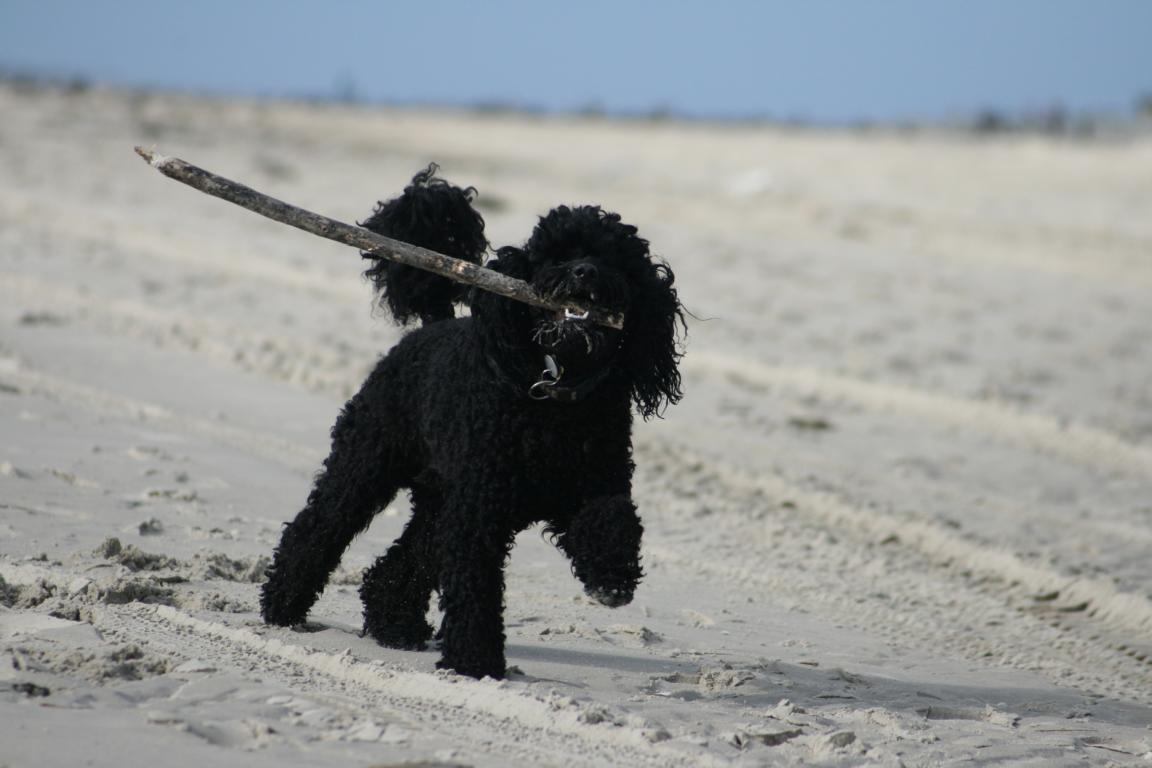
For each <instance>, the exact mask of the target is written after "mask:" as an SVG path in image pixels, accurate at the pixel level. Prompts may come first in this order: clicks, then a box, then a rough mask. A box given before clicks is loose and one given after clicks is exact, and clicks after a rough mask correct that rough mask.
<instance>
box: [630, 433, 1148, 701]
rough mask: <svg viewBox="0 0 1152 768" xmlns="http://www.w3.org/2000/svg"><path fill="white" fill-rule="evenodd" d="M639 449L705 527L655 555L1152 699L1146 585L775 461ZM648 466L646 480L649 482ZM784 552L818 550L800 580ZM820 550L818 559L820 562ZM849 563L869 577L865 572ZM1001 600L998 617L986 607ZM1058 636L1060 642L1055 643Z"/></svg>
mask: <svg viewBox="0 0 1152 768" xmlns="http://www.w3.org/2000/svg"><path fill="white" fill-rule="evenodd" d="M638 453H639V454H640V456H639V459H640V461H639V462H638V463H640V465H641V466H642V467H643V466H646V465H656V466H659V465H663V471H662V472H661V473H660V476H659V482H658V484H659V485H668V484H671V489H670V490H671V492H672V496H673V498H672V500H671V501H664V502H663V503H662V504H661V508H662V514H663V515H665V516H666V517H668V516H672V517H674V518H676V522H680V523H684V522H689V523H691V524H692V527H691V530H693V531H696V534H695V535H694V538H693V545H692V546H691V547H682V546H678V542H677V541H675V540H672V539H669V538H668V537H662V536H661V530H660V528H657V527H655V526H650V531H651V532H652V534H654V535H653V536H650V537H649V539H648V546H647V548H646V549H647V551H648V552H649V553H650V554H652V555H654V556H655V557H656V559H657V560H662V561H664V562H666V563H668V564H669V565H672V566H674V567H675V568H677V569H682V568H688V569H690V570H694V571H696V572H699V573H702V574H705V573H706V574H708V575H709V576H712V577H717V576H718V577H721V578H724V579H726V580H729V581H733V582H736V583H739V584H745V585H756V586H757V588H762V589H766V590H767V591H768V593H769V594H771V595H772V596H773V599H774V600H780V599H781V598H784V599H785V600H792V601H793V602H795V603H797V604H798V605H801V606H804V605H807V604H809V603H816V604H819V605H821V606H823V609H820V608H817V607H811V610H812V611H813V612H815V613H820V612H827V613H829V614H830V615H832V616H834V617H835V618H836V620H838V621H841V620H845V619H847V618H849V617H851V618H850V620H852V621H853V622H854V623H856V624H857V625H858V626H864V627H865V628H866V629H868V630H869V631H877V632H880V634H883V635H888V636H893V630H894V631H895V636H897V637H899V638H900V641H901V642H903V643H908V642H911V643H915V644H918V645H921V644H922V645H925V646H927V645H929V644H936V645H941V646H945V647H952V648H953V650H956V651H959V652H961V653H963V654H964V655H966V656H968V657H969V658H972V659H973V660H974V661H979V660H983V658H984V657H985V656H987V655H989V654H988V652H987V650H986V649H987V648H989V647H992V646H995V647H997V648H998V651H997V653H996V656H998V657H999V658H1000V659H1001V661H1000V663H1009V664H1010V665H1012V666H1017V667H1021V668H1027V669H1031V668H1035V667H1036V665H1037V664H1038V663H1039V662H1041V660H1042V661H1043V663H1044V664H1045V665H1046V666H1047V670H1048V674H1049V675H1050V676H1051V677H1052V679H1053V682H1056V683H1058V684H1069V683H1072V684H1074V685H1077V686H1080V687H1086V688H1088V689H1089V690H1092V689H1103V690H1105V691H1108V692H1111V693H1113V694H1116V695H1121V696H1124V697H1128V698H1131V699H1134V700H1138V701H1152V698H1150V697H1149V695H1148V694H1147V690H1148V686H1149V685H1152V601H1149V600H1148V599H1146V598H1144V597H1142V596H1141V595H1137V594H1132V593H1127V592H1122V591H1120V590H1118V589H1116V587H1115V586H1114V585H1113V584H1112V583H1111V582H1110V581H1107V580H1104V579H1098V578H1087V577H1069V576H1066V575H1063V574H1060V573H1058V572H1056V571H1055V570H1051V569H1048V568H1045V567H1043V566H1042V565H1036V564H1033V563H1028V562H1025V561H1024V560H1022V559H1021V558H1020V557H1018V556H1016V555H1015V554H1013V553H1011V552H1009V551H1007V550H1003V549H997V548H993V547H989V546H986V545H983V544H981V543H979V542H975V541H971V540H969V539H966V538H964V537H962V536H961V535H959V534H958V533H957V532H956V531H954V530H953V529H951V528H948V527H946V526H944V525H937V524H933V523H930V522H924V521H916V520H908V519H906V518H904V517H900V516H898V515H894V514H890V513H887V512H884V511H883V510H881V509H876V508H872V507H868V508H863V507H860V506H856V505H854V504H852V503H851V502H849V501H847V500H845V499H843V498H841V497H840V496H838V495H837V494H835V493H833V492H829V491H826V490H817V489H811V488H808V487H805V486H803V485H800V484H797V483H795V482H792V481H789V480H787V479H785V478H783V477H781V476H780V475H778V474H776V473H774V472H770V471H767V472H762V473H759V474H757V475H755V476H753V475H751V474H749V473H746V472H743V471H741V470H739V469H737V468H734V467H733V466H731V465H730V464H729V463H727V462H724V461H723V460H719V459H714V458H713V457H710V456H709V455H708V453H707V452H706V451H704V450H701V449H700V448H699V446H696V445H689V444H686V443H681V442H678V441H674V440H668V439H663V440H659V441H654V442H651V443H649V442H647V441H645V442H643V443H641V445H640V446H639V451H638ZM644 474H645V473H644V471H643V470H642V471H641V482H642V483H643V482H651V480H645V478H644V477H643V475H644ZM656 492H657V491H655V490H651V491H650V490H645V491H644V492H643V495H644V496H647V495H649V494H654V493H656ZM701 497H703V498H704V499H706V500H707V503H708V504H716V505H718V506H719V507H720V508H721V511H720V512H718V513H714V514H711V515H710V516H708V517H706V518H705V520H706V522H707V525H706V526H703V527H701V526H700V524H699V520H696V519H694V512H695V511H696V510H698V508H699V506H700V503H701V502H700V501H699V499H700V498H701ZM673 527H675V526H673ZM701 531H704V532H706V533H701ZM782 551H787V552H793V553H795V552H807V553H808V554H805V555H803V557H802V558H799V559H798V562H797V563H795V564H794V565H793V567H802V568H803V569H804V570H803V571H802V572H798V573H797V574H796V576H795V579H794V580H793V579H792V578H790V577H789V576H788V574H787V573H785V572H783V571H782V566H781V565H780V564H779V563H774V565H773V566H772V567H766V566H765V565H764V558H765V557H766V553H780V552H782ZM793 559H794V560H797V557H793ZM812 559H818V560H819V562H817V564H816V570H813V568H812V567H811V561H812ZM846 562H847V563H849V565H847V566H845V563H846ZM838 568H839V569H841V570H842V571H843V572H839V573H838V572H837V569H838ZM812 574H815V575H812ZM852 574H868V575H867V576H865V577H863V579H862V580H859V581H858V580H857V579H855V578H852V577H851V575H852ZM873 581H875V582H876V583H877V584H881V585H882V587H883V591H885V592H887V593H889V598H890V600H888V601H887V602H880V601H877V600H876V596H875V594H874V591H875V589H876V588H875V587H869V586H868V584H870V583H872V582H873ZM981 596H982V597H981ZM988 598H990V599H991V601H992V602H991V603H988V604H987V605H986V606H985V607H984V608H983V609H982V608H981V607H980V605H979V603H980V602H981V600H984V599H988ZM993 605H995V606H998V607H997V608H996V609H995V616H991V615H982V613H981V612H982V611H987V610H989V608H990V607H991V606H993ZM942 606H951V608H949V609H947V610H945V611H944V614H948V613H955V614H956V615H955V619H956V621H950V620H949V619H948V618H947V617H945V615H944V614H941V615H929V614H932V613H933V612H937V613H938V612H939V611H940V610H942V608H941V607H942ZM961 615H963V616H966V617H967V619H966V620H970V623H971V624H972V625H973V626H977V625H978V622H979V623H983V619H985V618H988V619H994V621H995V622H996V623H994V624H990V625H988V626H986V627H982V628H981V630H980V632H981V635H980V636H964V635H965V633H964V632H957V630H956V626H958V625H959V617H960V616H961ZM1029 628H1032V629H1029ZM1044 628H1053V629H1056V630H1059V632H1058V633H1057V634H1051V633H1044V634H1047V637H1046V638H1042V637H1038V636H1034V635H1035V633H1034V632H1033V631H1032V630H1039V629H1044ZM1055 642H1058V643H1059V645H1060V648H1059V654H1055V653H1053V651H1054V650H1055V649H1054V648H1053V647H1052V646H1050V645H1049V643H1055ZM1049 655H1052V656H1054V657H1055V656H1057V655H1058V656H1060V658H1052V659H1048V658H1046V657H1047V656H1049ZM984 663H986V662H984ZM1081 670H1086V672H1084V674H1081V672H1080V671H1081Z"/></svg>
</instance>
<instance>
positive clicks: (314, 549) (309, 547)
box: [260, 395, 402, 626]
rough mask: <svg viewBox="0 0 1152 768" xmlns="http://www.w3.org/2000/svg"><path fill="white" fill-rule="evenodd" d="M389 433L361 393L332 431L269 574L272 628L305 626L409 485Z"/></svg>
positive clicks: (266, 596)
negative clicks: (341, 567) (331, 580)
mask: <svg viewBox="0 0 1152 768" xmlns="http://www.w3.org/2000/svg"><path fill="white" fill-rule="evenodd" d="M398 453H399V451H394V450H392V448H391V446H390V445H389V443H388V441H387V439H386V437H385V435H384V434H383V430H382V429H381V428H380V425H379V423H378V422H376V421H375V420H374V419H373V418H372V415H371V413H370V412H369V410H368V409H367V408H365V407H364V404H363V402H362V399H361V396H360V395H357V396H356V397H354V398H353V399H352V400H351V401H349V403H348V405H346V406H345V408H344V411H343V412H342V413H341V414H340V418H339V419H337V420H336V425H335V426H334V427H333V428H332V452H331V454H329V456H328V458H327V459H325V460H324V469H323V471H322V472H321V473H320V475H319V476H318V477H317V478H316V483H315V485H314V486H313V488H312V492H311V493H310V494H309V496H308V502H307V504H306V505H305V507H304V509H303V510H302V511H301V512H300V514H298V515H297V516H296V519H295V520H293V521H292V522H291V523H288V524H287V525H286V526H285V528H284V533H283V535H282V537H281V539H280V545H279V546H278V547H277V548H276V552H275V554H274V555H273V559H272V565H271V567H270V568H269V569H268V581H267V582H266V583H265V584H264V588H263V591H262V593H261V597H260V612H261V615H262V616H263V617H264V621H266V622H268V623H269V624H278V625H281V626H290V625H292V624H299V623H300V622H302V621H304V619H305V618H306V617H307V615H308V610H309V609H310V608H311V607H312V604H313V603H315V602H316V599H317V598H318V597H319V596H320V593H321V592H322V591H323V590H324V585H325V584H326V583H327V581H328V576H329V575H330V574H331V573H332V571H333V570H335V568H336V566H337V565H338V564H339V563H340V556H341V555H343V554H344V550H345V549H347V547H348V545H349V544H351V543H352V539H354V538H355V537H356V535H357V534H359V533H360V532H361V531H363V530H364V529H365V528H367V527H368V524H369V523H370V522H371V521H372V518H373V516H375V514H376V513H377V512H378V511H379V510H380V509H382V508H383V507H385V506H387V505H388V503H389V502H390V501H392V498H393V497H394V496H395V495H396V491H397V489H398V487H399V486H400V485H401V484H402V480H401V477H402V474H401V473H400V472H399V471H398V470H399V467H398V463H397V461H396V459H395V458H394V456H395V455H396V454H398Z"/></svg>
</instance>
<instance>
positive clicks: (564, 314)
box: [552, 307, 588, 323]
mask: <svg viewBox="0 0 1152 768" xmlns="http://www.w3.org/2000/svg"><path fill="white" fill-rule="evenodd" d="M552 319H553V320H554V321H555V322H557V323H567V322H573V321H577V322H578V321H581V320H587V319H588V310H586V309H576V308H574V307H565V308H564V309H560V310H557V311H556V312H553V313H552Z"/></svg>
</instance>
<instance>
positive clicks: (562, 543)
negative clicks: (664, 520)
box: [552, 494, 644, 608]
mask: <svg viewBox="0 0 1152 768" xmlns="http://www.w3.org/2000/svg"><path fill="white" fill-rule="evenodd" d="M552 530H553V532H554V533H555V534H556V544H557V546H559V547H560V549H562V550H563V551H564V553H565V554H567V555H568V557H569V558H571V560H572V571H573V572H574V573H575V574H576V578H578V579H580V582H581V583H582V584H583V585H584V591H585V593H587V595H588V596H589V597H591V598H593V599H595V600H597V601H599V602H600V603H603V604H604V605H607V606H608V607H610V608H616V607H619V606H621V605H627V604H628V603H630V602H632V595H633V593H634V592H635V591H636V585H637V584H639V583H640V578H641V577H642V576H643V575H644V571H643V570H642V569H641V568H640V537H641V535H642V534H643V533H644V526H643V525H641V524H640V518H639V516H637V514H636V505H635V504H633V503H632V499H631V498H630V497H629V496H628V495H627V494H616V495H612V496H599V497H596V498H593V499H591V500H589V501H588V502H587V503H585V504H584V506H583V507H582V508H581V509H580V510H579V511H578V512H577V513H576V514H575V515H574V516H573V517H572V519H571V520H569V521H568V523H567V525H565V526H563V528H561V527H559V526H555V525H554V526H552Z"/></svg>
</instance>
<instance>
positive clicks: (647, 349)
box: [261, 166, 683, 678]
mask: <svg viewBox="0 0 1152 768" xmlns="http://www.w3.org/2000/svg"><path fill="white" fill-rule="evenodd" d="M435 171H436V168H435V166H431V167H429V168H428V169H427V170H426V171H424V172H422V173H420V174H417V175H416V177H415V178H414V179H413V180H412V184H411V185H410V186H409V187H407V188H406V189H405V190H404V194H403V195H401V196H400V197H398V198H396V199H394V200H391V201H389V202H387V203H382V204H379V205H378V206H377V208H376V211H375V212H374V214H373V215H372V216H371V218H369V219H368V220H367V221H366V222H364V223H363V226H365V227H367V228H368V229H370V230H372V231H374V232H378V233H380V234H383V235H386V236H388V237H392V238H395V239H398V240H403V241H406V242H409V243H413V244H415V245H420V246H423V247H426V248H430V249H432V250H436V251H440V252H442V253H446V254H448V255H451V256H456V257H458V258H461V259H466V260H468V261H471V262H474V263H478V262H479V261H480V259H481V257H482V255H483V253H484V252H485V250H486V248H487V240H486V238H485V236H484V221H483V219H482V218H481V217H480V215H479V214H478V213H477V212H476V211H475V210H474V209H473V207H472V205H471V200H472V196H473V193H474V190H472V189H466V190H465V189H460V188H459V187H455V186H452V185H450V184H448V183H447V182H445V181H443V180H441V179H438V178H436V177H435ZM364 256H365V258H369V259H374V260H375V262H376V263H375V264H374V265H373V266H372V267H371V268H370V269H369V270H368V271H367V275H368V277H370V278H371V279H372V281H373V282H374V284H375V286H376V288H377V289H378V290H379V291H380V294H381V302H382V303H383V304H386V305H387V306H388V308H389V310H390V311H391V312H392V314H393V316H394V317H395V318H396V319H397V320H398V321H399V322H401V323H404V322H407V321H409V320H412V319H415V318H419V319H420V320H421V321H422V323H423V327H422V328H420V329H419V330H417V331H414V332H412V333H409V334H407V335H405V336H404V337H403V338H402V339H401V340H400V342H399V343H398V344H397V345H396V346H395V347H394V348H393V349H392V350H391V351H390V352H389V353H388V354H387V355H386V356H385V357H384V358H383V359H382V360H381V361H380V362H379V364H378V365H377V366H376V368H375V370H374V371H372V373H371V375H369V377H368V380H367V381H365V382H364V386H363V387H362V388H361V389H360V392H358V393H357V394H356V395H355V396H354V397H353V398H352V399H351V400H350V401H349V402H348V404H347V405H346V406H344V410H343V411H342V412H341V414H340V417H339V419H337V421H336V425H335V426H334V427H333V428H332V452H331V455H329V457H328V458H327V459H326V460H325V462H324V469H323V470H322V471H321V472H320V473H319V475H318V476H317V478H316V483H315V487H314V488H313V489H312V492H311V494H310V495H309V497H308V503H307V505H306V506H305V507H304V510H303V511H302V512H300V514H299V515H297V517H296V519H295V520H294V521H292V522H291V523H288V524H287V525H286V527H285V529H284V534H283V538H282V539H281V541H280V546H279V547H278V548H277V549H276V552H275V557H274V560H273V563H272V566H271V567H270V568H269V571H268V581H267V583H266V584H265V585H264V588H263V594H262V596H261V611H262V614H263V617H264V620H265V621H267V622H268V623H270V624H279V625H282V626H288V625H294V624H299V623H301V622H303V621H304V619H305V617H306V616H307V614H308V610H309V608H311V606H312V604H313V603H314V602H315V601H316V599H317V597H318V596H319V594H320V592H321V591H322V590H323V589H324V585H325V582H326V581H327V579H328V576H329V574H330V573H331V572H332V570H333V569H335V567H336V565H337V564H338V562H339V560H340V557H341V555H342V554H343V553H344V550H345V548H346V547H347V546H348V544H349V543H350V542H351V541H352V539H353V538H354V537H355V536H356V535H357V534H358V533H360V532H361V531H363V530H364V529H365V528H366V527H367V526H368V524H369V523H370V522H371V520H372V518H373V516H374V515H375V514H376V513H377V512H378V511H380V510H381V509H382V508H383V507H384V506H386V505H387V504H388V503H389V502H390V501H391V500H392V498H393V496H394V495H395V494H396V492H397V491H398V490H399V489H401V488H408V489H409V491H410V493H411V499H412V518H411V520H409V521H408V524H407V526H406V527H405V529H404V532H403V533H402V534H401V536H400V538H399V539H397V541H396V542H395V543H394V544H393V545H392V547H391V548H390V549H389V550H388V552H387V554H385V555H384V556H383V557H381V558H380V559H378V560H377V561H376V563H375V564H374V565H373V566H372V567H371V568H369V569H368V570H367V571H366V572H365V574H364V585H363V586H362V587H361V588H360V596H361V598H362V599H363V601H364V631H365V632H367V634H369V635H371V636H372V637H373V638H375V639H376V640H377V641H378V642H379V643H381V644H382V645H386V646H389V647H391V648H410V649H421V648H423V647H424V646H425V643H426V642H427V641H428V640H429V639H430V638H431V637H432V633H433V629H432V627H431V626H430V625H429V624H428V620H427V618H426V614H427V611H428V605H429V599H430V597H431V595H432V592H433V590H435V591H437V592H438V593H439V595H440V608H441V610H442V611H443V614H444V618H443V623H442V625H441V627H440V634H439V638H440V641H441V644H440V649H441V653H442V658H441V660H440V662H439V663H438V665H437V666H438V667H440V668H443V669H452V670H455V671H456V672H458V673H460V674H464V675H470V676H472V677H484V676H491V677H496V678H499V677H503V675H504V667H505V662H504V620H503V609H504V573H503V570H504V563H505V560H506V559H507V557H508V553H509V550H510V549H511V547H512V543H513V539H514V537H515V536H516V534H517V533H518V532H520V531H522V530H524V529H525V528H527V527H528V526H530V525H532V524H533V523H536V522H540V521H543V522H544V523H545V530H546V532H547V533H548V534H550V535H551V537H552V540H553V542H554V543H555V544H556V545H557V546H558V547H559V548H560V549H561V550H562V551H563V552H564V553H565V554H566V555H567V556H568V557H569V558H570V559H571V561H572V569H573V571H574V573H575V575H576V577H577V578H579V579H580V581H581V582H582V583H583V584H584V589H585V592H586V593H587V594H588V595H590V596H591V597H593V598H595V599H596V600H598V601H599V602H601V603H603V604H604V605H607V606H611V607H616V606H621V605H625V604H627V603H628V602H630V601H631V600H632V593H633V591H634V590H635V589H636V585H637V583H638V582H639V581H640V578H641V576H642V575H643V571H642V570H641V568H640V535H641V532H642V531H643V527H642V526H641V524H640V519H639V518H638V517H637V515H636V506H635V504H633V502H632V496H631V478H632V470H633V463H632V443H631V428H632V405H633V404H634V405H635V406H636V409H637V410H638V411H639V413H640V414H641V415H642V416H643V417H644V418H646V419H647V418H649V417H651V416H653V415H658V414H659V413H660V411H661V410H662V408H663V406H664V405H665V404H667V403H675V402H677V401H678V400H679V399H680V395H681V390H680V375H679V372H678V371H677V362H678V361H679V358H680V352H679V348H678V344H677V336H678V332H679V330H680V329H681V327H682V326H683V316H682V313H681V308H680V303H679V301H678V300H677V297H676V290H675V289H674V288H673V287H672V283H673V276H672V271H671V270H670V269H669V268H668V267H667V266H666V265H664V264H662V263H658V262H654V261H653V260H652V259H651V257H650V255H649V253H648V242H647V241H646V240H644V239H642V238H640V237H639V236H638V235H637V232H636V228H635V227H633V226H630V225H628V224H624V223H623V222H621V220H620V217H619V216H618V215H616V214H614V213H608V212H607V211H604V210H602V209H600V208H599V207H597V206H580V207H568V206H560V207H558V208H556V209H554V210H552V211H551V212H549V213H548V214H547V215H546V216H544V217H542V218H541V219H540V221H539V223H538V224H537V225H536V228H535V230H534V231H533V232H532V235H531V237H530V238H529V239H528V242H527V243H526V244H525V245H524V246H523V247H522V248H515V247H506V248H501V249H500V250H499V251H498V252H497V258H496V259H495V261H494V262H492V263H490V264H489V265H488V266H490V267H492V268H493V269H496V270H498V271H499V272H501V273H503V274H505V275H509V276H511V277H516V278H520V279H522V280H525V281H527V282H529V283H530V284H531V285H532V286H533V287H534V288H535V289H536V290H537V291H538V292H540V293H541V294H543V295H548V296H552V297H554V298H557V299H559V300H560V301H566V300H571V301H572V303H573V305H576V306H583V307H588V306H595V307H599V308H602V309H605V310H608V311H611V312H616V313H622V314H623V316H624V324H623V329H622V330H614V329H612V328H609V327H606V326H602V325H597V324H594V323H592V322H591V321H589V320H588V319H587V318H586V317H584V316H583V313H582V312H580V311H579V310H578V309H575V308H573V309H568V310H564V311H559V312H557V311H552V310H545V309H538V308H535V307H530V306H528V305H526V304H523V303H520V302H516V301H512V300H510V299H506V298H503V297H500V296H497V295H495V294H492V293H487V292H483V291H479V290H474V291H472V292H471V293H465V292H464V291H463V290H461V289H460V287H459V286H458V285H457V284H455V283H452V282H450V281H448V280H447V279H445V278H442V277H438V276H435V275H432V274H431V273H427V272H421V271H419V270H416V269H413V268H411V267H405V266H401V265H397V264H395V263H393V262H389V261H385V260H382V259H379V258H378V257H375V256H373V255H372V254H364ZM465 301H466V302H467V303H468V304H469V305H470V307H471V317H462V318H458V319H456V318H455V317H454V312H453V304H455V303H462V302H465Z"/></svg>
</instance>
